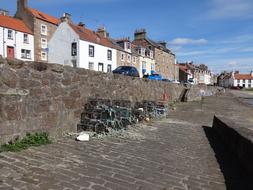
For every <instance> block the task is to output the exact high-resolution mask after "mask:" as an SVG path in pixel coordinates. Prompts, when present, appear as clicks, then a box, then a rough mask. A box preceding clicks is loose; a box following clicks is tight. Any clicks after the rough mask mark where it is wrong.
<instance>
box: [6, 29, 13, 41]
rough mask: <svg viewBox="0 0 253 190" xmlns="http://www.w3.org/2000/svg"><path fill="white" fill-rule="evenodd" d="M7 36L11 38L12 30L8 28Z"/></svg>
mask: <svg viewBox="0 0 253 190" xmlns="http://www.w3.org/2000/svg"><path fill="white" fill-rule="evenodd" d="M7 38H8V40H13V30H11V29H8V31H7Z"/></svg>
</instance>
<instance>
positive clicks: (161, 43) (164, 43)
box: [158, 41, 167, 48]
mask: <svg viewBox="0 0 253 190" xmlns="http://www.w3.org/2000/svg"><path fill="white" fill-rule="evenodd" d="M158 43H159V44H160V45H162V46H163V47H164V48H167V43H166V42H165V41H161V42H158Z"/></svg>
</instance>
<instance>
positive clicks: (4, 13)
mask: <svg viewBox="0 0 253 190" xmlns="http://www.w3.org/2000/svg"><path fill="white" fill-rule="evenodd" d="M0 15H3V16H9V11H7V10H4V9H0Z"/></svg>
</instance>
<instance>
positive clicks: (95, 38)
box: [69, 23, 117, 49]
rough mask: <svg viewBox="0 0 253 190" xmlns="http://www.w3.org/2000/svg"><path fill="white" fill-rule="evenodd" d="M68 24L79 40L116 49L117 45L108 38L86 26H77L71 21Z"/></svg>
mask: <svg viewBox="0 0 253 190" xmlns="http://www.w3.org/2000/svg"><path fill="white" fill-rule="evenodd" d="M69 25H70V27H71V28H72V29H73V30H74V31H75V32H76V33H77V34H78V35H79V37H80V39H81V40H84V41H88V42H91V43H95V44H100V45H103V46H106V47H110V48H114V49H117V47H116V46H115V45H114V44H113V43H112V42H111V41H110V40H109V39H108V38H104V37H101V36H100V35H98V34H97V33H96V32H94V31H92V30H90V29H88V28H85V27H82V26H78V25H75V24H73V23H69Z"/></svg>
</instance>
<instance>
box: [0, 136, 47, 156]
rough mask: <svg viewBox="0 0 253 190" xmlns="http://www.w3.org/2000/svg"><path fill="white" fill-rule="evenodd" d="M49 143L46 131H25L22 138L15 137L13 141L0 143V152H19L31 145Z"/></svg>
mask: <svg viewBox="0 0 253 190" xmlns="http://www.w3.org/2000/svg"><path fill="white" fill-rule="evenodd" d="M51 143H52V141H51V140H50V139H49V136H48V134H47V133H35V134H30V133H27V134H26V136H25V137H24V138H23V139H19V138H16V139H15V140H14V141H10V142H9V143H7V144H3V145H1V147H0V152H20V151H22V150H25V149H28V148H29V147H32V146H41V145H46V144H51Z"/></svg>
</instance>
